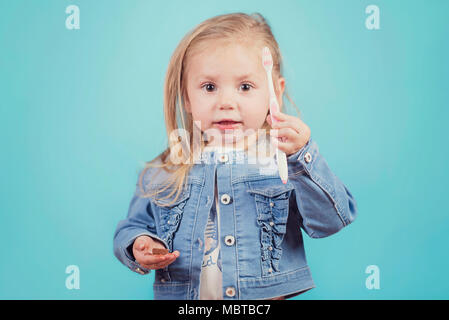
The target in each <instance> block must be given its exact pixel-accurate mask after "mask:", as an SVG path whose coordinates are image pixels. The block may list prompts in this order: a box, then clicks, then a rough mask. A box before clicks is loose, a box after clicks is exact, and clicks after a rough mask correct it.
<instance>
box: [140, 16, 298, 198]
mask: <svg viewBox="0 0 449 320" xmlns="http://www.w3.org/2000/svg"><path fill="white" fill-rule="evenodd" d="M217 39H220V40H225V41H236V40H238V41H243V42H246V43H254V42H257V43H259V44H261V46H260V48H262V47H263V46H267V47H268V48H269V49H270V51H271V54H272V57H273V77H274V78H275V79H276V78H278V77H281V76H282V73H283V72H282V55H281V52H280V50H279V46H278V43H277V41H276V39H275V38H274V36H273V34H272V32H271V28H270V26H269V24H268V23H267V21H266V20H265V18H264V17H263V16H262V15H261V14H259V13H253V14H251V15H248V14H245V13H231V14H223V15H219V16H215V17H212V18H210V19H207V20H205V21H204V22H202V23H201V24H199V25H198V26H196V27H195V28H194V29H193V30H191V31H190V32H188V33H187V34H186V35H185V36H184V38H183V39H182V40H181V42H180V43H179V44H178V46H177V47H176V49H175V51H174V53H173V55H172V56H171V59H170V62H169V65H168V69H167V73H166V77H165V82H164V117H165V127H166V131H167V137H168V143H169V146H168V147H167V148H166V149H165V150H164V151H163V152H162V153H161V154H159V155H158V156H157V157H156V158H155V159H153V160H152V161H149V162H146V163H145V167H144V168H143V170H142V171H141V172H140V175H139V182H138V184H139V188H140V190H141V192H142V196H143V197H153V196H154V195H156V194H158V193H159V192H162V191H165V190H167V189H169V188H170V189H172V190H171V192H170V193H169V194H168V195H167V196H166V197H165V198H162V199H167V198H170V197H171V196H172V195H173V194H174V193H175V192H176V196H175V198H174V199H173V200H172V201H171V202H169V203H166V204H161V205H162V206H170V205H172V204H173V203H174V202H176V201H177V199H178V197H179V196H180V194H181V193H182V191H183V188H185V187H186V184H187V178H186V177H187V175H188V173H189V171H190V169H191V167H192V166H193V165H194V163H193V161H191V160H190V159H193V156H194V155H193V152H194V143H196V142H195V141H194V139H193V137H194V134H193V130H194V124H193V119H192V116H191V114H190V113H188V112H186V111H185V109H184V101H185V100H184V97H186V96H187V90H186V79H187V77H186V75H185V70H186V67H187V63H188V60H189V57H191V56H193V55H194V53H195V52H198V50H201V48H202V47H204V46H207V44H208V42H209V41H211V40H215V41H216V40H217ZM275 90H276V93H278V92H279V88H277V87H276V86H275ZM285 95H286V97H287V98H288V100H289V101H290V103H292V104H293V105H294V106H295V108H296V111H297V112H298V115H299V113H300V112H299V109H298V108H297V107H296V105H295V104H294V102H293V101H292V99H291V98H290V96H289V95H288V93H287V91H286V90H285ZM280 105H281V104H280ZM179 120H180V123H179ZM179 129H181V130H179ZM261 129H265V130H266V131H267V132H269V129H270V126H269V124H268V123H267V122H266V121H265V123H264V124H263V126H262V128H261ZM176 130H178V131H177V132H187V133H189V137H184V138H185V139H186V140H185V141H187V139H188V141H189V144H188V145H187V146H184V147H182V148H181V150H180V152H181V155H180V157H181V158H182V159H183V160H184V161H182V162H181V164H179V163H177V164H174V163H173V162H172V161H171V159H170V150H171V147H173V146H174V144H178V145H179V140H178V139H175V140H176V141H173V139H171V134H172V133H173V132H176ZM184 130H185V131H184ZM204 146H205V144H204V142H203V139H200V145H199V146H195V148H196V147H199V150H202V149H203V147H204ZM245 149H246V148H245ZM157 160H158V161H157ZM149 168H161V169H163V170H165V171H166V172H168V173H170V175H169V177H170V178H169V179H167V181H166V182H167V183H166V184H165V186H164V187H163V188H162V189H159V190H158V189H157V188H155V189H156V190H155V191H154V192H151V191H150V192H145V190H144V189H143V187H142V184H143V180H144V176H145V173H146V171H147V170H148V169H149ZM150 183H151V181H150ZM173 186H174V187H173Z"/></svg>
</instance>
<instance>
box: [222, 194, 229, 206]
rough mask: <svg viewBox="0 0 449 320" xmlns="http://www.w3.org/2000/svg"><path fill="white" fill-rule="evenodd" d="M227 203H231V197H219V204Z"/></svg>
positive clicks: (225, 195)
mask: <svg viewBox="0 0 449 320" xmlns="http://www.w3.org/2000/svg"><path fill="white" fill-rule="evenodd" d="M229 202H231V197H230V196H229V195H228V194H226V193H225V194H224V195H222V196H221V203H223V204H228V203H229Z"/></svg>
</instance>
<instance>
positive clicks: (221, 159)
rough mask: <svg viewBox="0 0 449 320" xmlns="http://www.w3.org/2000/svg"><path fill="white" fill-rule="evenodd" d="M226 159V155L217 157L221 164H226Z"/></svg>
mask: <svg viewBox="0 0 449 320" xmlns="http://www.w3.org/2000/svg"><path fill="white" fill-rule="evenodd" d="M228 159H229V157H228V155H227V154H226V153H224V154H221V155H220V156H219V157H218V160H220V162H222V163H225V162H228Z"/></svg>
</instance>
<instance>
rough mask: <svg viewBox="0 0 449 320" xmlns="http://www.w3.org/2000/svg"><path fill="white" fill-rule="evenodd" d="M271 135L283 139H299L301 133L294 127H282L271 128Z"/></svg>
mask: <svg viewBox="0 0 449 320" xmlns="http://www.w3.org/2000/svg"><path fill="white" fill-rule="evenodd" d="M270 136H271V137H277V138H282V139H281V141H283V142H285V141H290V142H292V141H297V140H298V139H299V134H298V133H297V132H296V131H295V130H294V129H292V128H281V129H272V130H270Z"/></svg>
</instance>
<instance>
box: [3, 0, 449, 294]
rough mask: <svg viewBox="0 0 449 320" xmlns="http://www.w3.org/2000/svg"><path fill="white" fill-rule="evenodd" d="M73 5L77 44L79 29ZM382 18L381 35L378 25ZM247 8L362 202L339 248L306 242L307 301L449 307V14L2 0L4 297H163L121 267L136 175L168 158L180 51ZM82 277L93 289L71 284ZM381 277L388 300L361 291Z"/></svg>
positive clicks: (338, 6)
mask: <svg viewBox="0 0 449 320" xmlns="http://www.w3.org/2000/svg"><path fill="white" fill-rule="evenodd" d="M71 4H75V5H78V6H79V8H80V18H81V19H80V23H81V24H80V26H81V28H80V29H79V30H68V29H66V27H65V20H66V18H67V16H68V15H67V14H66V13H65V8H66V7H67V6H68V5H71ZM370 4H375V5H377V6H378V7H379V9H380V30H368V29H367V28H366V27H365V19H366V18H367V17H368V14H366V13H365V8H366V7H367V6H368V5H370ZM237 11H242V12H245V13H252V12H260V13H262V14H263V15H264V16H265V17H266V18H267V19H268V21H269V23H270V24H271V26H272V29H273V32H274V35H275V36H276V38H277V40H278V42H279V45H280V48H281V51H282V53H283V56H284V58H285V65H284V70H285V77H286V80H287V89H288V91H289V93H290V94H291V96H292V98H293V100H294V101H295V103H296V104H297V105H298V107H299V108H300V109H301V112H302V119H303V120H304V121H305V122H306V123H307V124H308V125H309V126H310V128H311V130H312V138H313V139H315V141H316V142H317V143H318V145H319V146H320V151H321V153H322V154H323V156H324V157H325V159H326V160H327V162H328V164H329V166H330V167H331V168H332V170H333V171H334V172H335V173H336V174H337V175H338V176H339V177H340V178H341V180H342V181H343V182H344V183H345V185H346V186H347V187H348V188H349V190H350V191H351V192H352V194H353V195H354V197H355V198H356V200H357V203H358V209H359V215H358V218H357V219H356V221H355V222H354V223H353V224H352V225H350V226H349V227H347V228H345V229H343V230H342V231H341V232H340V233H338V234H335V235H333V236H331V237H329V238H325V239H317V240H316V239H310V238H308V237H307V236H306V235H305V234H304V235H305V246H306V252H307V258H308V262H309V264H310V267H311V270H312V274H313V276H314V280H315V283H316V285H317V288H315V289H313V290H311V291H309V292H308V293H306V294H304V295H301V296H298V297H297V298H298V299H430V298H432V299H447V298H449V294H448V292H449V281H448V280H449V279H448V270H449V257H448V234H449V217H448V210H447V206H446V205H447V202H445V201H447V195H446V194H445V191H444V190H446V185H445V182H446V181H448V180H449V177H448V170H447V163H448V160H449V157H448V148H447V138H444V137H445V136H446V137H447V133H446V134H445V132H446V128H447V123H448V120H447V119H448V115H449V114H448V108H447V105H448V103H447V102H448V98H449V88H448V83H449V79H448V78H449V76H448V74H449V64H448V61H447V57H448V56H449V45H448V41H447V40H448V37H447V36H448V30H449V22H447V14H448V12H449V2H448V1H444V0H440V1H438V0H432V1H408V2H407V3H406V2H404V1H398V0H396V1H391V0H388V1H383V0H373V1H371V0H370V1H361V0H351V1H349V0H345V1H336V0H329V1H324V0H320V1H317V0H314V1H251V0H249V1H220V2H219V1H207V2H204V1H164V2H155V1H136V0H132V1H131V0H129V1H124V0H123V1H112V0H108V1H105V0H96V1H86V0H77V1H75V0H73V1H63V0H41V1H24V0H20V1H19V0H16V1H6V0H1V1H0V45H1V50H0V105H1V108H0V112H1V113H0V139H1V159H0V165H1V178H0V188H1V190H0V196H1V199H0V200H1V201H0V219H1V220H0V226H1V232H0V245H1V249H2V254H1V264H0V298H2V299H17V298H19V299H151V298H152V297H153V294H152V282H153V279H154V273H152V274H151V275H149V276H144V277H142V276H141V275H139V274H137V273H133V272H131V271H130V270H129V269H127V268H126V267H125V266H123V265H122V264H121V263H120V262H119V261H118V260H117V259H116V258H115V257H114V255H113V251H112V237H113V232H114V230H115V227H116V225H117V223H118V221H119V220H121V219H123V218H124V217H125V216H126V213H127V209H128V205H129V201H130V200H131V197H132V194H133V192H134V188H135V183H136V181H137V172H138V170H139V168H141V166H142V164H143V162H144V161H147V160H151V159H153V158H154V157H155V156H156V155H157V154H158V153H159V152H161V151H162V150H163V148H164V147H165V146H166V141H167V138H166V137H165V127H164V117H163V108H162V101H163V100H162V99H163V96H162V90H163V80H164V77H165V71H166V68H167V65H168V61H169V58H170V56H171V54H172V52H173V50H174V49H175V47H176V45H177V44H178V42H179V41H180V40H181V38H182V37H183V36H184V34H185V33H186V32H187V31H188V30H190V29H192V28H193V27H195V26H196V25H197V24H199V23H200V22H202V21H203V20H205V19H207V18H210V17H212V16H215V15H218V14H223V13H230V12H237ZM290 110H292V109H290ZM289 113H292V114H294V112H289ZM72 264H73V265H77V266H79V268H80V289H79V290H68V289H67V288H66V286H65V280H66V277H67V276H68V275H67V274H66V273H65V268H66V267H67V266H68V265H72ZM369 265H377V266H378V267H379V269H380V289H379V290H368V289H367V288H366V286H365V280H366V278H367V277H368V274H366V273H365V269H366V267H367V266H369Z"/></svg>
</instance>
